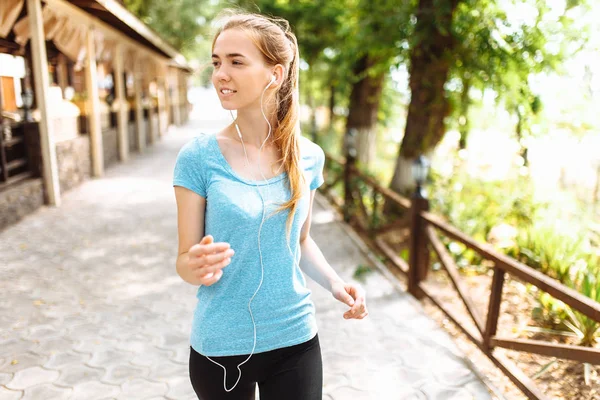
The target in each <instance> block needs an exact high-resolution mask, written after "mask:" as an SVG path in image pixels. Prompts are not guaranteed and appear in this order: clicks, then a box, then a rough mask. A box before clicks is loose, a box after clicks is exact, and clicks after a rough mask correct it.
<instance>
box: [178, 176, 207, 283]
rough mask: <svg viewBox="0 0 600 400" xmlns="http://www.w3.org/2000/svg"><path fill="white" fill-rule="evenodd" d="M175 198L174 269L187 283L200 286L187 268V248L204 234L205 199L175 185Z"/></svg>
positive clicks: (198, 240)
mask: <svg viewBox="0 0 600 400" xmlns="http://www.w3.org/2000/svg"><path fill="white" fill-rule="evenodd" d="M174 190H175V200H176V202H177V233H178V237H179V245H178V251H177V260H176V261H175V269H176V271H177V274H178V275H179V276H180V277H181V279H183V280H184V281H186V282H187V283H189V284H192V285H198V286H200V282H199V281H198V278H196V277H195V276H194V275H193V274H192V271H191V270H189V268H186V265H187V264H188V259H189V255H188V250H189V249H190V247H192V246H193V245H195V244H196V243H198V242H200V239H202V237H203V236H204V210H205V207H206V199H205V198H204V197H202V196H200V195H198V194H196V193H194V192H192V191H191V190H189V189H186V188H184V187H181V186H175V187H174Z"/></svg>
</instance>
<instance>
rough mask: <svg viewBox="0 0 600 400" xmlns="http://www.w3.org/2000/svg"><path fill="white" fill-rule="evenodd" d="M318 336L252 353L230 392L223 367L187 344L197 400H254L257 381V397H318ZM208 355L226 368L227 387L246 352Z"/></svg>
mask: <svg viewBox="0 0 600 400" xmlns="http://www.w3.org/2000/svg"><path fill="white" fill-rule="evenodd" d="M318 336H319V335H318V334H317V335H316V336H315V337H314V338H312V339H310V340H309V341H307V342H304V343H300V344H297V345H294V346H289V347H283V348H281V349H275V350H271V351H266V352H263V353H256V354H252V357H250V360H248V362H246V363H245V364H243V365H242V366H241V367H240V369H241V370H242V378H241V379H240V381H239V382H238V384H237V385H236V387H235V389H233V390H231V391H230V392H226V391H225V389H224V388H223V373H224V371H223V368H221V367H220V366H218V365H217V364H215V363H213V362H211V361H210V360H209V359H207V358H206V357H205V356H203V355H202V354H199V353H198V352H196V351H195V350H194V349H193V348H192V347H191V346H190V366H189V369H190V380H191V381H192V387H193V388H194V391H195V392H196V394H197V395H198V399H200V400H221V399H227V400H254V399H255V391H256V384H257V383H258V388H259V391H260V400H281V399H286V400H321V399H322V396H323V395H322V393H323V392H322V391H323V362H322V359H321V346H320V344H319V337H318ZM210 358H211V359H212V360H214V361H216V362H218V363H219V364H221V365H223V366H224V367H225V368H227V389H231V387H232V386H233V385H234V384H235V382H236V381H237V379H238V375H239V371H238V369H237V365H238V364H239V363H241V362H242V361H244V360H245V359H246V358H248V354H246V355H241V356H226V357H210Z"/></svg>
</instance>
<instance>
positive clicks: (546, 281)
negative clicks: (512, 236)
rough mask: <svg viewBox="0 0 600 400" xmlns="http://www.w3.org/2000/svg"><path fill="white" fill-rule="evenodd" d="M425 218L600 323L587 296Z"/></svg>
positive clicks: (599, 309) (599, 307)
mask: <svg viewBox="0 0 600 400" xmlns="http://www.w3.org/2000/svg"><path fill="white" fill-rule="evenodd" d="M421 215H422V217H423V218H424V219H425V220H427V222H429V223H430V224H431V225H433V226H435V227H436V228H438V229H439V230H441V231H442V232H444V234H446V235H447V236H449V237H450V238H452V239H455V240H457V241H459V242H461V243H463V244H464V245H466V246H467V247H469V248H470V249H472V250H474V251H476V252H477V253H479V254H480V255H481V256H482V257H484V258H487V259H488V260H492V261H494V262H495V263H496V266H497V267H498V268H501V269H503V270H504V271H506V272H508V273H510V274H512V275H514V276H516V277H517V278H519V279H521V280H522V281H524V282H527V283H530V284H532V285H534V286H537V287H538V288H540V289H541V290H543V291H545V292H547V293H548V294H550V295H551V296H553V297H555V298H556V299H558V300H560V301H562V302H564V303H566V304H568V305H569V306H571V307H573V308H574V309H575V310H577V311H579V312H580V313H582V314H585V315H586V316H587V317H589V318H591V319H593V320H595V321H598V322H600V303H598V302H596V301H594V300H592V299H590V298H589V297H587V296H584V295H583V294H581V293H579V292H577V291H576V290H574V289H571V288H570V287H568V286H566V285H564V284H562V283H560V282H558V281H556V280H555V279H553V278H551V277H549V276H548V275H545V274H543V273H542V272H539V271H537V270H535V269H533V268H531V267H530V266H528V265H525V264H523V263H521V262H519V261H517V260H514V259H512V258H510V257H508V256H506V255H504V254H501V253H499V252H497V251H496V250H494V249H493V247H492V246H490V245H489V244H484V243H478V242H477V241H475V240H474V239H472V238H471V237H469V236H467V235H465V234H464V233H462V232H460V231H459V230H458V229H456V228H455V227H453V226H451V225H449V224H447V223H445V222H443V221H441V220H440V218H439V217H438V216H436V215H434V214H432V213H430V212H423V213H422V214H421Z"/></svg>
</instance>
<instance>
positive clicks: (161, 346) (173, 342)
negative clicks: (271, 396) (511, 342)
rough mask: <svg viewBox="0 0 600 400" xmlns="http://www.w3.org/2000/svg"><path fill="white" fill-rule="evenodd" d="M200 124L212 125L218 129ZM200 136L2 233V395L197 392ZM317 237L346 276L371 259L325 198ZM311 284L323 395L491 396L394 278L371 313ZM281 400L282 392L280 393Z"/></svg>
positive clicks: (379, 279)
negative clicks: (190, 161)
mask: <svg viewBox="0 0 600 400" xmlns="http://www.w3.org/2000/svg"><path fill="white" fill-rule="evenodd" d="M207 126H208V125H206V124H203V125H202V127H203V129H208V128H207ZM198 132H199V130H198V125H197V123H196V125H194V124H193V123H192V124H191V125H190V126H188V127H187V128H185V129H176V130H173V131H171V132H170V134H169V135H168V136H166V137H164V138H163V140H162V141H161V142H160V143H158V144H156V145H155V146H154V147H152V148H149V149H148V151H147V153H145V154H144V155H133V157H132V159H131V160H130V161H128V162H127V163H126V164H121V165H118V166H115V167H113V168H111V169H109V170H108V171H106V174H105V176H104V177H103V178H101V179H94V180H90V181H87V182H85V183H84V184H83V185H81V186H79V187H77V188H76V189H74V190H72V191H70V192H68V193H66V194H65V195H64V196H63V204H62V207H61V208H58V209H56V208H47V207H44V208H42V209H40V210H38V211H37V212H36V213H35V214H33V215H30V216H28V217H26V218H25V219H24V220H22V221H21V222H20V223H18V224H16V225H14V226H12V227H9V228H8V229H6V230H5V231H3V232H0V256H1V259H2V263H1V265H0V276H1V277H2V279H1V280H0V399H2V400H11V399H36V400H46V399H68V398H71V399H82V400H93V399H113V398H114V399H127V400H134V399H177V400H185V399H194V398H195V396H194V393H193V391H192V389H191V386H190V383H189V378H188V369H187V362H188V357H189V347H188V333H189V331H190V326H191V316H192V312H193V308H194V305H195V304H194V302H195V296H194V294H195V290H196V289H195V287H193V286H191V285H188V284H186V283H184V282H183V281H182V280H181V279H180V278H179V277H178V276H177V274H176V273H175V267H174V262H175V254H176V249H177V230H176V209H175V200H174V196H173V189H172V187H171V174H172V169H173V163H174V160H175V156H176V154H177V151H178V150H179V148H180V147H181V146H182V145H183V144H184V143H185V142H186V141H187V140H189V139H190V138H191V137H192V136H193V135H195V134H197V133H198ZM311 234H312V235H313V237H314V238H315V239H316V241H317V243H319V244H320V246H321V249H322V250H323V252H324V254H325V256H326V257H327V259H328V260H329V262H330V263H331V264H332V266H333V267H334V268H335V269H336V270H337V271H338V273H339V274H340V275H341V276H342V277H343V278H344V279H347V280H351V279H352V274H353V272H354V271H355V269H356V268H357V266H358V265H360V264H363V265H365V264H369V263H370V262H369V258H368V257H367V256H366V255H365V253H363V252H362V251H361V249H360V246H359V245H357V243H356V242H355V239H353V237H352V235H351V234H349V233H348V232H347V230H346V228H344V227H343V225H342V223H340V222H339V221H338V220H336V217H335V214H334V213H333V211H332V210H331V209H330V207H329V206H328V205H327V204H326V203H325V201H324V200H323V198H322V197H319V198H318V199H317V201H316V203H315V208H314V217H313V226H312V230H311ZM307 281H308V284H309V286H310V288H311V289H312V290H313V296H314V297H313V298H314V301H315V303H316V307H317V316H318V325H319V332H320V338H321V342H322V343H321V344H322V351H323V362H324V371H325V372H324V373H325V381H324V393H325V394H324V399H328V400H332V399H335V400H346V399H351V400H361V399H377V400H379V399H386V400H387V399H394V400H396V399H407V400H408V399H440V400H441V399H443V400H450V399H454V400H463V399H477V400H483V399H490V398H491V396H490V395H489V394H488V391H487V390H486V388H485V386H484V385H483V384H482V383H481V381H480V380H479V379H478V377H477V375H476V374H475V373H474V372H473V371H472V370H471V369H470V368H469V363H468V362H465V360H463V358H462V356H461V354H459V352H458V351H457V349H456V347H455V346H454V345H453V344H452V341H451V339H450V338H449V336H448V335H447V334H446V333H444V331H442V330H441V329H440V328H439V327H438V326H436V324H435V323H434V322H433V321H432V320H431V319H429V318H428V317H427V316H425V314H424V313H423V311H422V309H421V307H420V305H419V303H418V302H416V301H415V300H414V299H413V298H412V297H411V296H409V295H407V294H406V293H403V292H402V291H401V290H399V289H398V288H397V286H396V285H395V284H394V283H393V282H392V281H391V280H389V279H387V278H386V275H385V274H382V273H380V272H373V273H370V274H368V275H367V277H366V280H365V281H364V282H362V284H363V286H364V287H365V288H366V290H367V295H368V306H369V311H370V315H369V316H368V317H367V318H366V319H364V320H361V321H359V320H350V321H348V320H345V319H343V318H342V314H343V313H344V312H345V311H346V307H345V306H343V305H342V304H341V303H339V302H338V301H336V300H335V299H333V297H332V296H331V294H330V293H328V292H326V291H325V290H323V289H322V288H321V287H320V286H318V285H317V284H315V283H314V282H312V281H311V280H310V279H307ZM283 400H284V399H283Z"/></svg>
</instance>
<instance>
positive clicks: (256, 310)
mask: <svg viewBox="0 0 600 400" xmlns="http://www.w3.org/2000/svg"><path fill="white" fill-rule="evenodd" d="M299 141H300V146H299V147H300V157H299V158H300V168H301V171H303V173H304V176H305V179H306V185H304V192H303V196H302V199H301V200H300V201H299V202H298V206H297V208H296V213H295V216H294V222H293V225H292V230H291V233H290V247H291V251H292V254H296V259H297V261H298V262H299V260H300V257H301V254H300V246H299V238H300V230H301V228H302V225H303V223H304V221H305V220H306V217H307V216H308V209H309V202H310V191H309V189H308V188H310V190H313V189H316V188H317V187H319V186H320V185H321V184H322V183H323V165H324V162H325V155H324V153H323V150H322V149H321V147H319V145H317V144H315V143H313V142H312V141H310V140H309V139H307V138H305V137H304V136H301V135H299ZM286 177H287V172H282V173H281V174H279V175H277V176H275V177H272V178H270V179H268V180H267V181H266V182H265V181H263V180H256V181H253V180H249V179H245V178H244V177H241V176H240V175H238V174H237V173H236V172H235V171H234V170H233V169H232V168H231V166H230V165H229V163H228V162H227V160H226V159H225V157H224V156H223V154H222V153H221V149H220V148H219V144H218V142H217V138H216V135H215V134H210V135H201V136H198V137H195V138H194V139H192V140H190V141H189V142H188V143H186V144H185V145H184V146H183V147H182V148H181V150H180V151H179V154H178V156H177V160H176V162H175V170H174V174H173V186H183V187H185V188H188V189H190V190H192V191H194V192H196V193H198V194H199V195H200V196H202V197H204V198H205V199H206V210H205V221H204V234H205V235H212V236H213V238H214V241H215V242H228V243H229V244H230V245H231V248H232V249H233V250H234V251H235V255H234V256H233V257H232V258H231V263H230V264H229V265H228V266H227V267H225V268H224V269H223V276H222V277H221V279H220V280H218V281H217V282H216V283H214V284H213V285H211V286H200V287H199V288H198V291H197V294H196V297H197V298H198V302H197V304H196V309H195V312H194V317H193V323H192V332H191V338H190V345H191V346H192V348H193V349H194V350H196V351H197V352H198V353H200V354H203V355H206V356H231V355H243V354H250V352H251V351H252V345H253V343H254V328H253V325H252V317H251V316H250V312H249V310H248V302H249V301H250V299H251V298H252V295H253V294H254V292H255V291H256V289H257V287H258V285H259V283H260V279H261V264H260V256H259V251H258V228H259V226H260V223H261V221H262V212H263V206H262V201H261V197H260V195H259V193H258V191H257V190H259V188H260V190H261V192H262V195H263V197H264V198H265V202H267V206H266V214H265V222H264V223H263V226H262V230H261V233H260V249H261V252H262V260H263V266H264V276H263V282H262V285H261V287H260V289H259V291H258V293H257V294H256V296H255V297H254V299H253V300H252V303H251V307H252V314H253V315H254V322H255V323H256V348H255V349H254V353H261V352H265V351H269V350H274V349H278V348H281V347H287V346H293V345H295V344H300V343H303V342H305V341H308V340H310V339H312V338H313V337H314V336H315V335H316V334H317V324H316V318H315V307H314V303H313V302H312V300H311V298H310V294H311V291H310V290H309V289H308V288H307V287H306V281H305V279H304V275H303V274H302V271H301V270H300V269H299V267H298V265H296V263H295V262H294V256H293V255H292V254H290V249H289V248H288V246H287V241H286V231H285V230H286V219H287V216H288V214H289V211H287V210H286V211H282V212H279V213H277V214H273V212H274V211H275V210H276V209H277V207H278V205H279V204H281V203H283V202H284V201H287V200H289V198H290V191H289V189H288V187H287V179H286ZM257 178H258V179H260V178H261V177H260V176H259V177H257ZM256 184H258V188H257V187H256ZM307 186H308V188H307ZM270 201H274V202H275V203H277V204H269V202H270Z"/></svg>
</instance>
